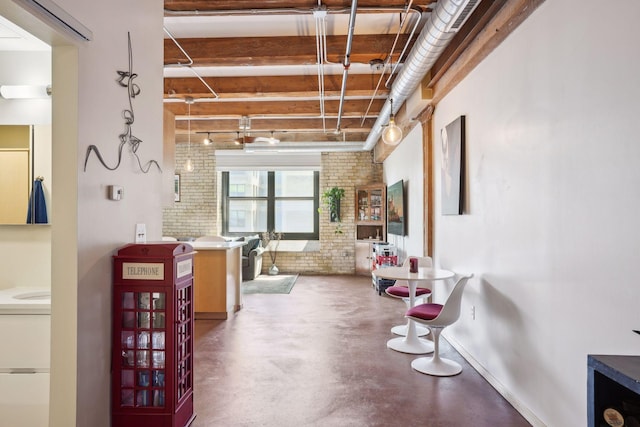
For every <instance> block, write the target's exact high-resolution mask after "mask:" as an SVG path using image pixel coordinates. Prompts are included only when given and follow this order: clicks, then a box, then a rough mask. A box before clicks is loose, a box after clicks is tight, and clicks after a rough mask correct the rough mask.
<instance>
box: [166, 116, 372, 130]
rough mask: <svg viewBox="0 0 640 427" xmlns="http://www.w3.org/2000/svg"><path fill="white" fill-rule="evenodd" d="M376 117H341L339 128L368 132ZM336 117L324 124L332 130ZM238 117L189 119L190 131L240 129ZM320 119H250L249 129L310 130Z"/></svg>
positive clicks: (181, 123)
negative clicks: (362, 118) (363, 118)
mask: <svg viewBox="0 0 640 427" xmlns="http://www.w3.org/2000/svg"><path fill="white" fill-rule="evenodd" d="M375 121H376V119H374V118H370V119H365V120H364V123H362V120H361V119H358V118H343V119H342V123H341V129H342V130H343V131H345V132H369V130H370V129H371V127H372V126H373V124H374V123H375ZM335 122H336V119H335V118H333V117H330V118H327V119H326V120H325V125H326V126H328V129H330V130H332V129H333V128H334V127H335ZM239 123H240V122H239V120H238V119H204V120H203V119H196V120H191V124H190V126H191V132H235V131H237V130H239V129H240V125H239ZM322 127H323V123H322V119H295V118H291V117H287V118H278V119H258V118H255V119H251V130H252V131H254V132H269V131H292V132H310V131H317V130H318V129H322ZM187 128H188V125H187V120H177V121H176V131H177V132H186V131H187Z"/></svg>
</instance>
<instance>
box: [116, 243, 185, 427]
mask: <svg viewBox="0 0 640 427" xmlns="http://www.w3.org/2000/svg"><path fill="white" fill-rule="evenodd" d="M193 331H194V328H193V248H192V247H191V246H190V245H188V244H185V243H179V242H178V243H164V242H163V243H150V244H130V245H127V246H124V247H122V248H120V249H119V250H118V253H117V255H115V256H114V283H113V343H112V347H113V355H112V375H111V378H112V380H111V385H112V397H111V425H112V426H113V427H185V426H188V425H189V424H191V422H192V421H193V419H194V418H195V414H194V411H193Z"/></svg>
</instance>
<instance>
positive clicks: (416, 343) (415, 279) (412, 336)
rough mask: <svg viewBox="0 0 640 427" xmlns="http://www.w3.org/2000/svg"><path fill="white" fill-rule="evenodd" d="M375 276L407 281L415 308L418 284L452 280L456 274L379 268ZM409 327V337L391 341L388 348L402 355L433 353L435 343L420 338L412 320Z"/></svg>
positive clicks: (411, 302)
mask: <svg viewBox="0 0 640 427" xmlns="http://www.w3.org/2000/svg"><path fill="white" fill-rule="evenodd" d="M375 275H376V276H377V277H382V278H384V279H392V280H406V281H407V282H408V283H409V305H410V306H411V307H413V306H414V305H415V301H416V288H417V287H418V283H420V282H434V281H436V280H445V279H450V278H452V277H453V276H454V275H455V273H454V272H453V271H449V270H441V269H437V268H425V267H420V268H418V272H417V273H411V272H409V266H403V267H384V268H379V269H377V270H376V271H375ZM407 326H408V328H407V335H406V336H404V337H398V338H392V339H390V340H389V341H387V347H388V348H390V349H392V350H395V351H399V352H401V353H409V354H425V353H432V352H433V342H431V341H428V340H425V339H422V338H418V334H417V332H416V325H415V322H414V321H412V320H410V321H409V322H408V324H407Z"/></svg>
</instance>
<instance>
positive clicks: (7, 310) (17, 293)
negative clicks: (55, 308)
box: [0, 287, 51, 315]
mask: <svg viewBox="0 0 640 427" xmlns="http://www.w3.org/2000/svg"><path fill="white" fill-rule="evenodd" d="M50 313H51V289H48V288H28V287H16V288H9V289H0V314H3V315H4V314H50Z"/></svg>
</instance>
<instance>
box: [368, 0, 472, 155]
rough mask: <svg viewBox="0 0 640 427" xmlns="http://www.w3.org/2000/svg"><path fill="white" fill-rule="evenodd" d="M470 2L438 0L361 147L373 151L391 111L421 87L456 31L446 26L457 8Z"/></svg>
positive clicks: (453, 17)
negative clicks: (393, 105)
mask: <svg viewBox="0 0 640 427" xmlns="http://www.w3.org/2000/svg"><path fill="white" fill-rule="evenodd" d="M468 2H469V0H439V1H438V3H437V4H436V7H435V9H434V10H433V11H432V12H431V14H430V15H429V17H428V18H427V22H425V24H424V28H423V29H422V31H421V32H420V35H419V36H418V40H416V43H415V45H414V46H413V48H412V49H411V52H409V55H408V57H407V60H406V61H405V63H404V65H403V67H402V70H400V72H399V73H398V77H397V78H396V80H395V82H394V83H393V86H392V88H391V91H390V93H389V98H387V101H386V102H385V103H384V105H383V106H382V109H381V110H380V114H379V115H378V120H376V122H375V123H374V125H373V128H372V129H371V132H370V133H369V136H368V137H367V140H366V141H365V144H364V146H363V147H362V148H363V150H365V151H371V150H372V149H373V147H374V146H375V145H376V143H377V142H378V139H379V138H380V134H381V133H382V127H383V126H384V125H385V124H386V123H387V122H388V121H389V116H390V115H391V113H394V114H395V113H397V110H398V108H399V107H400V106H401V105H402V104H403V103H404V102H405V101H406V100H407V98H408V97H409V96H410V95H411V94H412V93H413V92H414V91H415V90H416V89H417V88H418V86H419V85H420V82H421V81H422V79H423V78H424V76H425V75H426V74H427V72H428V71H429V70H430V69H431V67H432V66H433V64H434V63H435V62H436V60H437V59H438V57H439V56H440V55H441V54H442V51H443V50H444V49H445V48H446V47H447V45H448V44H449V42H450V41H451V39H452V38H453V36H454V35H455V32H447V26H448V25H449V24H450V23H451V22H452V21H453V20H454V19H455V18H456V17H457V15H458V12H459V11H460V10H461V9H462V8H464V7H465V6H466V4H467V3H468ZM389 99H393V101H394V104H395V105H396V111H393V112H392V111H391V103H390V102H389Z"/></svg>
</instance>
